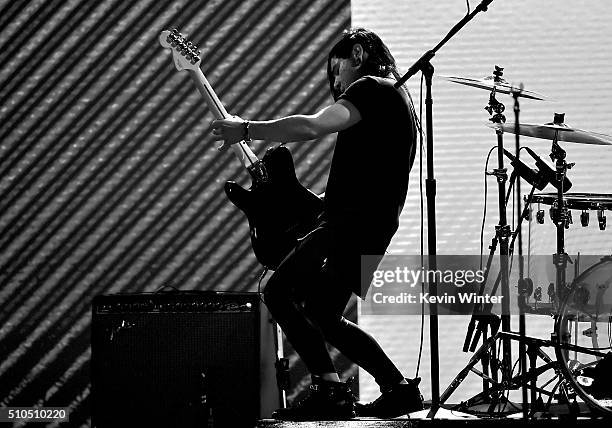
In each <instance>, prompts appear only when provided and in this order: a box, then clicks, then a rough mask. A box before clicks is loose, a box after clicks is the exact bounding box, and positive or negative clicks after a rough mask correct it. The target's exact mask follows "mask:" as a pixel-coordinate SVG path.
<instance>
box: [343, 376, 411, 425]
mask: <svg viewBox="0 0 612 428" xmlns="http://www.w3.org/2000/svg"><path fill="white" fill-rule="evenodd" d="M406 382H408V383H407V384H397V385H395V386H393V387H392V388H391V389H390V390H388V391H384V392H383V393H382V394H381V396H380V397H378V398H377V399H376V400H374V401H372V402H371V403H367V404H361V403H356V404H355V411H356V413H357V416H366V417H375V418H397V417H398V416H403V415H407V414H408V413H411V412H416V411H418V410H423V395H421V391H419V383H420V382H421V378H419V377H417V378H415V379H406Z"/></svg>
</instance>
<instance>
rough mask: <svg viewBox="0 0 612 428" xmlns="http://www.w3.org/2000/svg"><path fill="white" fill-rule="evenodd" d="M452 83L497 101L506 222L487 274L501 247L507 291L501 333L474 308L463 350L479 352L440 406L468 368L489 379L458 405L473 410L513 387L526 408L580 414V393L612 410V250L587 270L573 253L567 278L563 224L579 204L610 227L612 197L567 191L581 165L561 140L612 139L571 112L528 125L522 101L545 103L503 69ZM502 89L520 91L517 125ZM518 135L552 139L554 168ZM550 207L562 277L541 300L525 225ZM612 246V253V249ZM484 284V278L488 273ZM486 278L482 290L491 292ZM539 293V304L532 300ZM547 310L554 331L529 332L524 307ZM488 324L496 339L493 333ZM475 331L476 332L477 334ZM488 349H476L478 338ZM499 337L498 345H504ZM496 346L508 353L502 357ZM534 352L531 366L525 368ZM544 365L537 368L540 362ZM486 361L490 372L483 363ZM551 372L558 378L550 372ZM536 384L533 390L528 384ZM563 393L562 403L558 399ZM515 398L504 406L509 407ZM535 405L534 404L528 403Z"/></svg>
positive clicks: (494, 116)
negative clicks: (509, 137)
mask: <svg viewBox="0 0 612 428" xmlns="http://www.w3.org/2000/svg"><path fill="white" fill-rule="evenodd" d="M444 79H446V80H447V81H449V82H452V83H456V84H461V85H465V86H469V87H472V88H478V89H482V90H487V91H489V92H490V95H489V103H488V105H487V106H486V107H485V109H486V110H487V111H488V112H489V114H490V116H491V118H490V119H489V120H490V122H491V123H490V124H489V127H491V128H493V129H494V130H495V133H496V135H497V143H498V144H497V148H498V152H497V153H498V168H497V169H495V170H494V171H493V172H491V173H488V174H489V175H494V176H496V178H497V182H498V191H499V215H500V221H499V224H498V225H497V226H496V233H495V238H494V239H493V241H492V244H491V246H490V247H489V248H490V250H491V252H490V254H489V260H488V263H487V267H486V270H485V278H487V277H488V273H489V270H490V268H491V259H492V257H493V256H494V253H495V251H496V248H497V245H498V244H499V247H500V249H499V252H500V256H501V257H500V266H499V268H500V272H499V274H498V276H497V279H496V281H495V285H494V286H493V293H496V292H497V287H498V285H499V284H501V294H502V295H503V296H504V299H503V302H505V305H506V306H504V305H502V315H501V326H502V328H501V331H499V330H498V327H499V325H500V317H498V316H497V315H495V314H492V313H491V306H489V307H485V306H476V307H475V308H474V313H473V315H472V320H471V321H470V325H469V327H468V334H467V337H466V341H465V346H464V351H467V350H468V349H469V350H470V351H472V352H474V351H475V353H474V356H473V357H472V358H471V360H470V362H469V364H468V365H467V366H466V367H465V368H464V369H463V370H462V371H461V372H460V373H459V374H458V375H457V377H456V378H455V379H454V380H453V381H452V382H451V384H450V386H449V387H448V388H447V389H446V391H444V393H443V395H442V396H441V403H444V402H445V400H447V399H448V397H449V396H450V395H451V394H452V393H453V391H454V390H455V389H456V388H457V387H458V386H459V384H460V383H461V382H462V381H463V379H464V378H465V377H466V376H467V374H468V373H470V372H473V373H476V374H478V375H479V376H480V377H481V378H482V379H483V392H482V393H480V394H478V395H477V396H475V397H473V398H471V399H469V400H468V401H466V402H463V403H462V404H461V405H460V406H458V407H457V409H458V410H461V409H463V410H467V409H468V408H469V407H471V406H475V405H477V404H487V405H488V409H489V410H488V411H489V412H492V411H493V410H494V409H496V408H497V409H499V405H500V404H501V402H502V401H503V400H504V399H506V401H507V395H506V393H507V392H509V390H518V389H522V391H523V412H524V414H526V413H527V412H528V413H529V415H531V416H533V415H535V414H542V413H546V412H547V411H549V409H550V408H551V405H552V404H561V405H564V406H567V408H568V409H569V410H568V411H569V413H573V414H577V413H578V412H579V410H578V409H579V408H580V407H581V406H580V405H579V403H578V400H579V399H580V400H581V401H582V402H583V403H584V404H586V406H587V407H588V408H589V409H590V410H591V411H592V412H594V413H597V414H603V415H606V416H612V291H609V289H610V285H611V284H612V256H604V257H602V258H598V259H597V261H596V262H594V263H593V264H592V265H591V266H590V267H589V268H588V269H586V270H585V271H584V272H582V273H580V272H579V267H578V265H579V263H578V260H576V259H575V261H576V263H575V266H574V270H575V272H574V279H573V280H572V281H567V278H566V270H567V268H568V262H569V263H574V262H573V261H572V260H571V258H570V256H569V255H568V254H567V253H566V251H565V231H566V229H568V228H569V227H570V225H571V224H572V223H573V220H572V210H575V211H579V212H580V223H581V224H582V226H587V225H588V223H589V217H590V213H591V212H596V213H597V214H596V215H597V223H598V226H599V229H601V230H604V229H605V228H606V215H605V212H606V210H612V194H595V193H592V194H590V193H566V192H567V191H568V190H569V188H570V187H571V181H570V180H569V177H568V170H569V169H571V168H572V167H573V166H574V164H573V163H569V162H568V161H567V153H566V151H565V150H564V149H563V148H562V146H561V145H560V144H559V143H560V142H567V143H574V144H590V145H612V136H609V135H604V134H600V133H596V132H591V131H585V130H581V129H577V128H574V127H571V126H569V125H567V124H566V123H564V114H556V113H555V115H554V119H553V121H552V122H550V123H544V124H525V123H520V121H519V112H520V107H519V99H520V98H524V99H531V100H546V99H547V98H546V97H545V96H544V95H542V94H539V93H537V92H533V91H528V90H525V89H524V88H523V87H522V85H521V87H515V86H513V85H511V84H509V83H508V82H507V81H506V80H505V79H504V77H503V68H501V67H498V66H496V67H495V70H494V71H493V75H492V76H490V77H485V78H483V79H470V78H464V77H444ZM497 94H509V95H512V96H513V98H514V114H515V122H514V123H509V122H506V118H505V116H504V114H503V113H504V110H505V106H504V105H503V104H502V103H501V102H499V101H497V99H496V95H497ZM505 133H509V134H513V135H514V138H515V140H516V155H515V156H513V155H512V154H511V153H509V152H508V151H507V150H505V149H504V147H503V136H504V134H505ZM520 136H525V137H532V138H539V139H544V140H549V141H551V152H550V154H549V156H550V158H551V160H552V161H553V162H554V164H555V166H554V168H551V167H549V166H548V164H547V163H546V162H544V161H542V159H540V158H539V157H538V156H537V155H536V154H535V153H534V152H533V150H531V149H529V148H528V147H520V145H519V138H520ZM522 149H525V151H526V152H528V153H529V154H530V155H531V157H532V158H533V159H534V160H535V163H536V168H537V170H535V169H532V168H530V167H528V166H527V165H525V164H524V163H522V162H521V161H520V158H519V153H520V151H521V150H522ZM504 156H506V157H508V158H509V159H510V160H511V162H510V163H511V165H512V167H513V168H514V171H513V173H512V177H511V179H510V181H511V183H510V188H512V187H513V186H514V189H515V192H516V193H517V194H518V198H517V200H518V202H523V203H524V209H523V210H521V208H520V205H521V204H520V203H519V204H518V205H519V207H518V208H517V213H516V219H517V226H516V227H515V230H514V231H512V230H511V229H510V226H509V225H508V224H507V218H506V205H507V202H508V199H509V194H510V189H508V193H507V194H506V181H507V180H508V176H507V174H506V169H505V168H504ZM521 178H522V179H523V180H525V181H526V182H528V183H529V184H530V185H531V186H532V187H531V191H530V193H529V195H528V196H526V197H524V198H521V195H520V179H521ZM549 183H550V184H552V185H553V186H554V187H555V188H556V192H554V193H540V194H536V193H535V190H536V189H538V190H543V188H544V187H545V186H546V185H547V184H549ZM535 204H537V206H538V207H539V206H541V205H546V206H550V218H551V219H552V221H553V223H554V225H555V228H556V236H555V240H556V252H555V254H553V256H552V258H551V259H552V260H551V261H550V263H552V265H554V270H555V282H554V283H551V284H550V286H549V288H548V290H547V293H548V296H549V302H548V303H543V302H541V300H542V288H541V287H537V288H536V287H534V284H533V282H532V281H531V279H529V278H525V276H524V272H523V258H522V241H521V233H520V229H521V223H522V221H523V220H524V219H529V220H531V219H532V217H533V216H532V211H533V209H532V207H533V206H534V205H535ZM544 218H545V212H544V210H541V209H538V211H537V213H536V214H535V219H536V221H537V223H543V222H544ZM517 237H518V259H519V263H518V265H519V279H518V287H517V288H518V298H517V301H516V303H517V306H518V308H519V314H520V316H521V320H520V321H521V332H520V334H517V333H513V332H512V331H511V328H510V307H509V305H510V303H511V299H510V285H509V266H508V265H509V262H508V260H509V259H511V258H512V256H513V254H514V244H515V239H516V238H517ZM607 251H610V249H609V248H608V249H607ZM504 260H505V261H504ZM485 282H486V280H485ZM484 286H485V284H484V283H483V284H482V287H481V290H480V293H481V294H482V293H483V292H484ZM532 296H533V303H529V299H530V297H532ZM526 313H527V314H529V313H531V314H546V315H549V316H552V317H554V319H555V321H554V332H553V333H552V334H551V339H550V340H544V339H539V338H533V337H529V336H526V335H525V332H524V331H525V330H524V322H525V321H524V315H525V314H526ZM489 330H490V336H487V334H488V333H489ZM474 332H475V333H476V335H475V336H474V337H472V335H473V333H474ZM481 336H482V337H483V344H482V346H481V347H480V348H479V349H478V350H476V346H477V343H478V341H479V340H480V337H481ZM512 341H516V342H518V343H519V347H520V348H521V352H520V354H521V356H520V357H521V358H524V359H522V361H521V365H520V367H519V374H518V375H515V374H514V366H513V365H512V360H511V345H510V342H512ZM498 342H499V348H498ZM544 348H554V354H555V357H556V361H555V360H553V359H552V358H551V357H549V356H548V355H547V354H546V352H544V350H543V349H544ZM498 350H501V352H502V355H503V357H502V359H501V360H498V356H497V353H498V352H499V351H498ZM527 359H528V360H529V367H527ZM539 360H541V362H543V364H542V365H540V366H538V361H539ZM479 363H482V371H479V370H477V369H475V366H476V365H477V364H479ZM548 370H551V371H552V372H553V376H552V379H549V380H548V381H547V382H546V383H545V384H543V385H540V384H538V382H539V379H540V378H541V377H542V375H543V374H544V372H547V371H548ZM549 377H550V376H549ZM528 390H529V391H530V397H528V396H527V391H528ZM553 400H556V403H553ZM507 405H508V404H507V402H506V404H504V405H503V406H504V408H506V407H507ZM525 408H527V409H528V410H525Z"/></svg>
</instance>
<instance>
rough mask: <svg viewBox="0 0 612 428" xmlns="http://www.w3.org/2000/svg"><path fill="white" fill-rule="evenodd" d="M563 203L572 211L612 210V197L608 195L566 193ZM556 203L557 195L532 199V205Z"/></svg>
mask: <svg viewBox="0 0 612 428" xmlns="http://www.w3.org/2000/svg"><path fill="white" fill-rule="evenodd" d="M563 201H564V203H565V206H566V207H567V208H569V209H571V210H583V211H585V210H602V209H603V210H612V195H609V194H606V193H566V194H565V195H563ZM556 202H557V194H556V193H539V194H536V195H533V197H532V199H531V203H540V204H544V205H551V206H552V205H554V204H555V203H556Z"/></svg>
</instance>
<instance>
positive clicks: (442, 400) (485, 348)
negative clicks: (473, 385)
mask: <svg viewBox="0 0 612 428" xmlns="http://www.w3.org/2000/svg"><path fill="white" fill-rule="evenodd" d="M495 340H497V337H496V336H493V337H490V338H489V339H488V340H487V341H486V342H485V343H483V345H482V346H481V347H480V349H478V350H477V351H476V352H475V353H474V355H472V358H470V361H469V362H468V364H467V365H466V366H465V367H464V368H463V370H461V371H460V372H459V374H458V375H457V376H455V378H454V379H453V380H452V381H451V383H450V385H449V386H448V387H447V388H446V390H445V391H444V393H442V395H441V396H440V404H444V403H445V402H446V400H448V399H449V398H450V396H451V395H452V394H453V392H455V390H456V389H457V388H458V387H459V385H460V384H461V382H463V380H464V379H465V378H466V376H467V375H468V374H469V373H470V371H472V369H473V368H474V366H475V365H476V364H478V362H479V361H481V360H482V358H483V354H485V353H487V352H488V351H489V349H490V348H491V346H492V345H494V344H495Z"/></svg>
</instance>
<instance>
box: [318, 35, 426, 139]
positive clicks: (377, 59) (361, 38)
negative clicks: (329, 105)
mask: <svg viewBox="0 0 612 428" xmlns="http://www.w3.org/2000/svg"><path fill="white" fill-rule="evenodd" d="M356 43H359V44H360V45H361V47H362V48H363V49H364V51H366V52H367V53H368V55H367V58H365V59H364V62H363V65H362V67H363V68H362V70H363V74H364V75H369V76H376V77H391V76H393V78H395V80H399V79H400V73H399V71H398V69H397V64H396V63H395V58H393V55H391V51H389V48H388V47H387V45H385V43H384V42H383V41H382V40H381V38H380V37H378V35H377V34H376V33H374V32H373V31H371V30H367V29H365V28H353V29H351V30H348V31H345V32H344V33H343V34H342V37H340V40H338V41H337V42H336V44H335V45H334V46H333V47H332V48H331V50H330V51H329V55H328V56H327V80H328V81H329V88H330V91H331V93H332V96H333V97H334V100H335V99H337V97H338V96H339V95H340V94H336V93H335V90H334V75H333V71H332V68H331V61H332V58H340V59H346V58H350V56H351V52H352V50H353V46H354V45H355V44H356ZM401 88H402V90H403V91H404V92H405V93H406V95H407V97H408V101H409V103H408V104H409V107H410V113H411V115H412V118H413V120H414V123H415V126H416V128H417V132H422V131H421V124H420V122H419V120H418V117H417V114H416V111H415V109H414V102H413V101H412V96H411V95H410V92H409V91H408V88H407V87H406V85H405V84H404V85H402V86H401Z"/></svg>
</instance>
